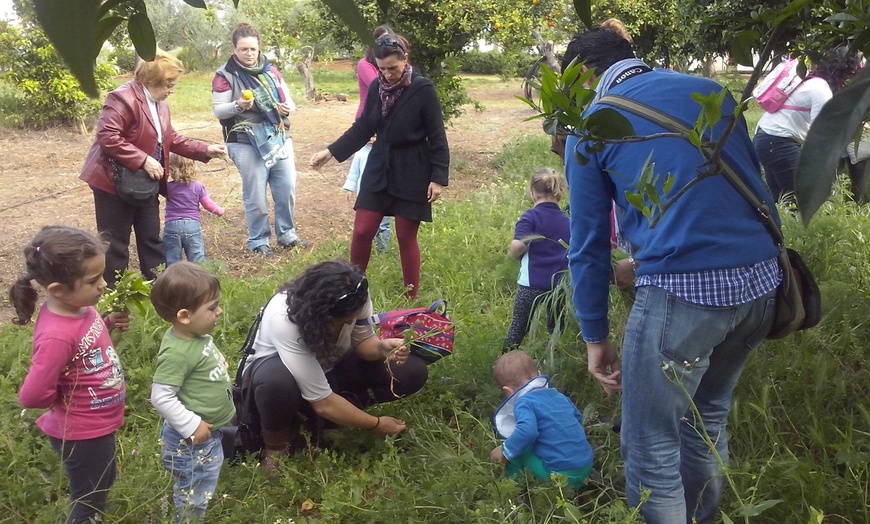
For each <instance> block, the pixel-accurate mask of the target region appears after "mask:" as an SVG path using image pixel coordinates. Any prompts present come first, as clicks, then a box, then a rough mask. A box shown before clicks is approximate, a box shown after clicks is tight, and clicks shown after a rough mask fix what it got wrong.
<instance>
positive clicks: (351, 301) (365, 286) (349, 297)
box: [329, 276, 369, 318]
mask: <svg viewBox="0 0 870 524" xmlns="http://www.w3.org/2000/svg"><path fill="white" fill-rule="evenodd" d="M368 292H369V281H368V280H366V277H365V276H363V277H362V278H361V279H360V281H359V283H358V284H357V285H356V288H355V289H354V290H353V291H351V292H350V293H345V294H344V295H341V296H340V297H338V298H337V299H336V300H335V304H333V305H332V307H331V308H330V309H329V314H330V315H331V316H333V317H336V318H338V317H343V316H346V315H349V314H350V313H352V312H353V311H354V309H355V307H356V306H357V304H358V303H359V301H358V300H357V297H359V296H360V295H362V296H366V294H367V293H368Z"/></svg>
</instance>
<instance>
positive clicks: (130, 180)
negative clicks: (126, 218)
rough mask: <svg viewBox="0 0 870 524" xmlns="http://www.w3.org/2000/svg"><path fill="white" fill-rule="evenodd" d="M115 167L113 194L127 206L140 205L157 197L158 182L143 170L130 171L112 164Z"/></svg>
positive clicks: (115, 163)
mask: <svg viewBox="0 0 870 524" xmlns="http://www.w3.org/2000/svg"><path fill="white" fill-rule="evenodd" d="M113 164H114V167H115V176H114V179H115V193H116V194H117V195H118V198H120V199H121V200H123V201H124V202H127V203H128V204H141V203H144V202H147V201H148V200H150V199H151V198H153V197H155V196H156V195H157V192H158V191H159V190H160V180H155V179H153V178H151V175H149V174H148V173H147V172H146V171H145V170H144V169H138V170H136V171H132V170H130V169H127V168H126V167H124V166H122V165H120V164H118V163H117V162H113Z"/></svg>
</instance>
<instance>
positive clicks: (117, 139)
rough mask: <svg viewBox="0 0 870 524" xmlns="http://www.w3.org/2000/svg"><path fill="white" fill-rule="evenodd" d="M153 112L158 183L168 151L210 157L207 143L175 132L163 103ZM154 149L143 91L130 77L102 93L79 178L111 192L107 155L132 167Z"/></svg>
mask: <svg viewBox="0 0 870 524" xmlns="http://www.w3.org/2000/svg"><path fill="white" fill-rule="evenodd" d="M157 114H158V115H159V117H160V124H161V125H162V127H163V179H162V180H161V182H162V183H165V181H166V179H167V177H168V176H169V153H170V151H171V152H173V153H176V154H179V155H181V156H184V157H187V158H191V159H193V160H199V161H200V162H208V161H209V160H210V159H209V157H208V155H207V154H206V151H207V150H208V144H206V143H205V142H200V141H199V140H192V139H190V138H186V137H184V136H182V135H180V134H178V133H176V132H175V130H174V129H173V128H172V123H171V121H170V119H169V106H168V105H166V102H157ZM156 149H157V129H156V127H155V126H154V121H153V120H152V119H151V110H150V109H148V102H147V100H146V99H145V91H143V89H142V85H141V84H140V83H139V82H136V81H135V80H131V81H130V82H127V83H126V84H124V85H122V86H120V87H118V88H117V89H115V90H114V91H112V92H111V93H109V94H108V96H106V101H105V102H103V112H102V113H101V114H100V119H99V120H98V121H97V136H96V139H95V140H94V143H93V145H92V146H91V149H90V151H88V156H87V158H86V159H85V165H84V167H83V168H82V172H81V174H80V175H79V178H80V179H82V180H84V181H85V182H87V183H88V185H90V186H91V187H95V188H97V189H99V190H101V191H105V192H106V193H110V194H112V195H114V194H115V182H114V180H113V177H114V172H113V171H112V166H111V164H109V157H112V158H114V159H115V160H117V161H118V162H119V163H121V164H122V165H124V166H125V167H127V168H128V169H133V170H136V169H139V168H140V167H142V165H143V164H145V158H146V157H147V156H150V155H151V154H152V153H153V152H154V151H155V150H156ZM161 185H163V184H161Z"/></svg>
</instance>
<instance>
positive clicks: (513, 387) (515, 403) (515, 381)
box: [489, 350, 592, 489]
mask: <svg viewBox="0 0 870 524" xmlns="http://www.w3.org/2000/svg"><path fill="white" fill-rule="evenodd" d="M492 374H493V377H494V378H495V381H496V383H497V384H498V387H499V389H501V392H502V393H503V394H504V396H505V397H507V399H505V401H504V402H502V404H501V406H499V408H498V410H496V412H495V415H494V416H493V425H494V426H495V429H496V432H497V433H498V435H499V436H500V437H502V438H504V439H505V441H504V443H502V445H500V446H498V447H496V448H494V449H493V450H492V451H491V452H490V455H489V456H490V459H492V461H493V462H495V463H502V464H505V465H506V469H505V474H506V475H507V476H508V477H512V478H516V477H517V476H519V475H521V474H522V472H523V471H524V470H528V471H529V472H530V473H531V474H532V475H533V476H534V477H535V478H536V479H538V480H539V481H541V482H547V481H548V480H549V479H550V475H551V474H552V473H557V474H559V475H564V476H565V477H567V478H568V485H569V486H571V487H572V488H574V489H577V488H579V487H580V486H582V485H583V483H584V482H586V479H587V478H588V477H589V474H590V473H591V472H592V446H590V445H589V441H587V440H586V432H585V431H584V430H583V415H581V414H580V411H579V410H578V409H577V407H576V406H575V405H574V403H573V402H571V399H569V398H568V397H566V396H565V395H563V394H562V393H559V392H558V391H557V390H556V389H555V388H551V387H550V377H548V376H547V375H542V374H541V372H540V371H538V367H537V366H536V365H535V363H534V361H533V360H532V359H531V358H530V357H529V356H528V355H527V354H525V353H523V352H522V351H518V350H516V351H510V352H508V353H505V354H504V355H502V356H501V357H499V359H498V360H496V362H495V366H494V367H493V370H492Z"/></svg>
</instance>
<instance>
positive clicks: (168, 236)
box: [163, 218, 205, 266]
mask: <svg viewBox="0 0 870 524" xmlns="http://www.w3.org/2000/svg"><path fill="white" fill-rule="evenodd" d="M163 251H165V252H166V265H167V266H168V265H169V264H172V263H173V262H178V261H180V260H181V255H182V253H183V254H184V256H186V257H187V260H188V262H202V261H203V260H205V242H203V240H202V225H201V224H200V223H199V220H191V219H189V218H182V219H180V220H173V221H172V222H167V223H166V224H164V226H163Z"/></svg>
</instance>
